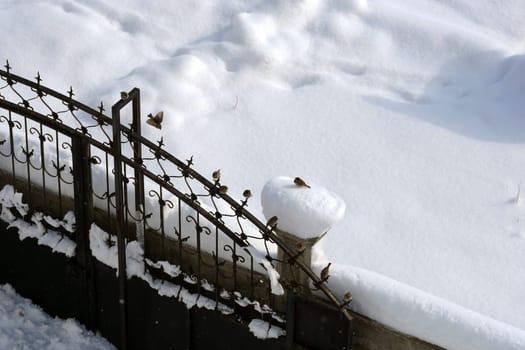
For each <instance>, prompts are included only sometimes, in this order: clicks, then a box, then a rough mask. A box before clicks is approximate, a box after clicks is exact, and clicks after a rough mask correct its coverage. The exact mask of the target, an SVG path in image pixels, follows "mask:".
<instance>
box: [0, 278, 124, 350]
mask: <svg viewBox="0 0 525 350" xmlns="http://www.w3.org/2000/svg"><path fill="white" fill-rule="evenodd" d="M0 349H6V350H7V349H9V350H70V349H77V350H95V349H99V350H103V349H104V350H106V349H107V350H110V349H115V347H114V346H113V345H111V344H110V343H109V342H108V341H107V340H106V339H104V338H102V337H101V336H97V335H94V334H93V333H92V332H90V331H87V330H86V329H85V328H84V327H83V326H82V325H80V324H79V323H78V322H77V321H75V320H71V319H68V320H62V319H59V318H52V317H50V316H49V315H47V314H46V313H45V312H43V311H42V309H40V307H38V306H35V305H33V304H32V303H31V301H30V300H28V299H25V298H22V297H21V296H19V295H18V294H16V292H15V290H14V289H13V287H11V286H10V285H8V284H4V285H0Z"/></svg>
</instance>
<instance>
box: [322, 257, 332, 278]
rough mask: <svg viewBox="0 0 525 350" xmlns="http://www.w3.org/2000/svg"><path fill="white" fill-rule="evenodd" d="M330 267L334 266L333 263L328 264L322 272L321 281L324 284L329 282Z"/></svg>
mask: <svg viewBox="0 0 525 350" xmlns="http://www.w3.org/2000/svg"><path fill="white" fill-rule="evenodd" d="M330 265H332V263H331V262H329V263H328V265H326V266H325V267H324V268H323V269H322V270H321V280H322V281H323V282H325V281H327V280H328V278H329V277H330Z"/></svg>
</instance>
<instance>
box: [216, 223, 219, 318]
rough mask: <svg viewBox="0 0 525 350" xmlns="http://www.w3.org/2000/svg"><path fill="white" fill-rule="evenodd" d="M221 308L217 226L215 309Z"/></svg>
mask: <svg viewBox="0 0 525 350" xmlns="http://www.w3.org/2000/svg"><path fill="white" fill-rule="evenodd" d="M218 306H219V228H218V227H217V226H215V309H217V307H218Z"/></svg>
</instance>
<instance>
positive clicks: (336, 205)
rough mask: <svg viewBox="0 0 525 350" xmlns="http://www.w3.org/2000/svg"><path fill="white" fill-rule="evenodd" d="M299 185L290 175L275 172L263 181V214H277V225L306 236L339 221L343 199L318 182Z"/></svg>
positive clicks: (279, 227)
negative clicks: (280, 174) (268, 179)
mask: <svg viewBox="0 0 525 350" xmlns="http://www.w3.org/2000/svg"><path fill="white" fill-rule="evenodd" d="M308 186H310V187H307V186H300V185H297V184H295V183H294V179H293V178H289V177H285V176H279V177H276V178H274V179H272V180H270V181H268V182H267V183H266V185H264V188H263V190H262V194H261V204H262V207H263V213H264V216H265V217H266V218H267V219H269V218H271V217H272V216H277V218H278V221H277V228H278V229H279V230H282V231H285V232H288V233H290V234H292V235H294V236H297V237H300V238H303V239H310V238H315V237H319V236H321V235H323V234H324V233H325V232H326V231H328V230H329V229H330V228H331V227H332V226H334V225H335V224H336V223H337V222H339V221H340V220H341V219H342V218H343V216H344V214H345V209H346V205H345V202H344V201H343V200H342V199H341V198H340V197H339V196H338V195H336V194H335V193H333V192H330V191H328V190H327V189H325V188H324V187H322V186H319V185H316V184H310V183H309V184H308Z"/></svg>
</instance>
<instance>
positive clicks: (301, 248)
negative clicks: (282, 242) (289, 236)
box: [295, 242, 306, 253]
mask: <svg viewBox="0 0 525 350" xmlns="http://www.w3.org/2000/svg"><path fill="white" fill-rule="evenodd" d="M295 247H296V248H297V250H298V251H299V252H300V253H302V252H304V251H305V250H306V244H304V242H298V243H297V244H296V245H295Z"/></svg>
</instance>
